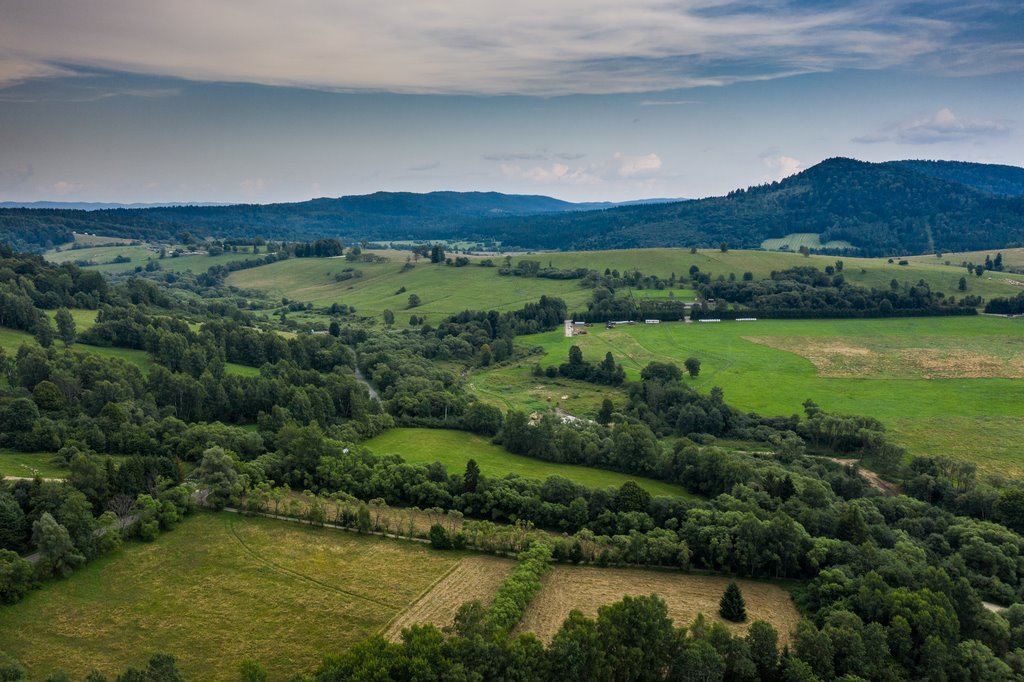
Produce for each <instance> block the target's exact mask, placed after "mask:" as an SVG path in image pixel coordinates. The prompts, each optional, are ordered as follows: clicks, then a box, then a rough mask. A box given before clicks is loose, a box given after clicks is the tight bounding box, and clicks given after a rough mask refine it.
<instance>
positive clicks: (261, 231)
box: [0, 158, 1024, 255]
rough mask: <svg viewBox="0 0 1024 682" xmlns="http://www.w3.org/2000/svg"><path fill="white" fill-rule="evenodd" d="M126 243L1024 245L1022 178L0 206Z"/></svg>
mask: <svg viewBox="0 0 1024 682" xmlns="http://www.w3.org/2000/svg"><path fill="white" fill-rule="evenodd" d="M72 230H74V231H79V232H93V233H97V234H104V235H111V236H117V237H126V238H168V237H174V236H177V235H178V234H180V233H182V232H186V231H187V232H191V233H193V234H196V235H202V236H216V237H228V236H237V237H252V236H261V237H264V238H266V239H288V240H309V239H315V238H319V237H340V238H343V239H350V240H351V239H370V240H375V241H389V240H408V239H413V240H427V239H469V240H473V241H499V242H501V243H502V244H504V245H506V246H516V247H522V248H531V249H595V248H630V247H648V246H698V247H713V246H718V245H719V244H720V243H721V242H726V243H728V244H729V245H730V246H731V247H733V248H757V247H759V246H760V244H761V242H762V241H763V240H765V239H769V238H776V237H783V236H785V235H787V234H791V233H794V232H814V233H817V234H819V235H821V240H822V242H823V243H824V242H828V241H830V240H842V241H846V242H849V243H850V244H852V245H853V246H854V247H855V248H856V249H857V253H859V254H862V255H894V254H911V253H928V252H931V251H934V250H942V251H953V250H968V249H989V248H993V249H994V248H1003V247H1005V246H1006V245H1007V244H1008V243H1017V242H1024V168H1017V167H1014V166H998V165H990V164H975V163H963V162H953V161H891V162H886V163H865V162H862V161H856V160H853V159H846V158H834V159H828V160H826V161H823V162H821V163H820V164H818V165H816V166H814V167H812V168H809V169H808V170H806V171H803V172H802V173H799V174H797V175H794V176H791V177H789V178H786V179H785V180H782V181H780V182H775V183H771V184H768V185H762V186H758V187H751V188H748V189H745V190H736V191H734V192H730V193H729V194H728V195H726V196H724V197H712V198H708V199H699V200H692V201H683V200H676V199H650V200H646V201H641V202H627V203H626V204H613V203H587V204H575V203H571V202H566V201H561V200H559V199H554V198H551V197H546V196H532V195H508V194H500V193H497V192H431V193H428V194H413V193H406V192H377V193H374V194H368V195H362V196H347V197H341V198H337V199H328V198H323V199H313V200H311V201H304V202H299V203H289V204H267V205H250V204H241V205H230V206H224V205H206V206H181V205H174V206H161V207H148V208H121V207H118V208H98V207H93V208H90V210H81V209H80V208H77V209H71V208H66V207H54V208H0V240H6V241H13V242H15V245H16V246H18V245H19V243H20V245H22V246H33V245H34V246H35V247H36V248H38V247H39V245H43V244H46V243H59V242H61V241H67V238H70V231H72Z"/></svg>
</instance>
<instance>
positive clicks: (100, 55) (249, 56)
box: [0, 0, 1024, 106]
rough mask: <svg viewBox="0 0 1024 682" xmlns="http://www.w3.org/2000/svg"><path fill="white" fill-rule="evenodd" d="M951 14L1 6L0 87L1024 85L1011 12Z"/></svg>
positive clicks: (700, 3)
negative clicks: (824, 75) (958, 81)
mask: <svg viewBox="0 0 1024 682" xmlns="http://www.w3.org/2000/svg"><path fill="white" fill-rule="evenodd" d="M961 4H962V3H961V2H960V0H935V1H934V2H929V3H921V2H918V1H917V0H894V1H892V2H880V1H879V0H851V1H850V2H844V3H812V2H806V1H799V0H777V1H774V2H771V3H767V4H764V5H762V4H759V3H747V2H737V1H736V0H675V1H672V2H665V0H634V1H632V2H629V3H622V2H621V1H620V0H557V1H556V2H551V1H550V0H520V2H517V3H508V2H499V1H498V0H451V2H446V3H438V2H433V3H431V2H427V3H424V2H421V1H418V0H416V1H414V0H392V1H391V2H386V3H366V2H359V1H358V0H335V1H327V0H310V1H309V2H305V3H303V4H302V9H301V11H296V10H294V9H293V8H291V7H289V6H287V5H285V4H282V3H281V2H280V1H279V0H249V1H248V2H244V3H243V2H213V3H211V2H209V0H175V2H157V1H156V0H105V1H104V2H102V3H85V2H77V3H76V2H62V3H59V6H60V11H54V10H53V5H52V4H51V3H45V2H39V0H6V1H5V2H4V11H3V13H4V18H3V22H0V45H3V46H4V52H3V54H2V55H0V59H2V61H0V85H3V84H10V83H13V82H18V81H20V80H25V79H28V78H40V77H48V76H54V75H61V74H65V75H66V74H67V73H68V72H69V70H71V69H74V70H78V69H80V68H87V69H107V70H112V71H120V72H127V73H136V74H146V75H156V76H169V77H175V78H182V79H186V80H196V81H216V82H246V83H260V84H268V85H287V86H298V87H306V88H314V89H324V90H343V91H344V90H374V91H390V92H404V93H445V94H485V95H495V94H526V95H544V96H548V95H562V94H571V93H591V94H606V93H629V92H654V91H666V90H672V89H680V88H688V87H695V86H702V85H727V84H730V83H736V82H741V81H758V80H767V79H773V78H782V77H786V76H789V75H793V74H804V73H818V72H827V71H833V70H838V69H884V68H890V67H908V68H912V69H925V70H928V71H929V72H953V73H961V72H966V73H993V72H1013V71H1017V70H1021V69H1024V51H1022V50H1021V49H1020V41H1019V39H1015V38H1013V31H1012V30H1007V29H1006V26H1007V25H1008V24H1007V21H1005V20H1003V21H1000V18H1001V14H1000V13H1002V14H1010V15H1012V13H1013V12H1014V9H1013V8H1014V4H1013V3H1012V2H1010V1H1009V0H989V1H988V2H987V3H985V6H984V7H983V8H981V9H980V10H978V11H970V12H968V11H963V10H962V9H960V5H961ZM1017 23H1018V24H1019V21H1018V22H1017ZM1013 25H1014V26H1016V25H1017V24H1013ZM1018 38H1019V34H1018ZM684 101H686V100H683V99H680V100H665V104H668V103H669V102H671V103H673V104H675V103H681V102H684ZM650 102H651V104H649V105H648V106H654V105H655V104H654V103H655V102H658V100H650Z"/></svg>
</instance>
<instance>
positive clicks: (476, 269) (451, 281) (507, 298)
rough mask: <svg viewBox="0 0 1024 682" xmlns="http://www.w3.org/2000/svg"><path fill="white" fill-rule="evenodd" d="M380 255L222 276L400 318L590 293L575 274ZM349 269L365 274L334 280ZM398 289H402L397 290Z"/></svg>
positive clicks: (292, 262) (571, 299)
mask: <svg viewBox="0 0 1024 682" xmlns="http://www.w3.org/2000/svg"><path fill="white" fill-rule="evenodd" d="M380 253H382V254H385V255H386V256H387V257H389V258H390V259H391V260H390V261H389V262H387V263H350V262H348V261H346V260H345V259H344V258H315V259H314V258H292V259H289V260H286V261H282V262H279V263H273V264H271V265H264V266H261V267H258V268H252V269H250V270H240V271H238V272H234V273H232V274H231V275H230V276H229V277H228V280H227V282H228V284H230V285H232V286H236V287H239V288H242V289H256V290H262V291H264V292H266V293H267V294H268V295H269V296H271V297H272V298H275V299H276V298H278V297H287V298H289V299H292V300H295V301H302V302H309V303H313V304H314V305H315V306H318V307H326V306H329V305H331V304H332V303H344V304H346V305H349V306H354V307H355V309H356V311H357V313H358V314H360V315H368V316H380V315H381V314H382V313H383V312H384V311H385V310H391V311H392V312H394V313H395V317H396V318H397V320H398V321H399V322H400V323H403V324H404V323H405V322H406V321H408V316H409V315H413V314H415V315H417V316H422V315H427V316H428V317H429V319H430V320H431V321H433V322H438V321H440V319H441V318H442V317H444V316H447V315H453V314H455V313H459V312H462V311H463V310H514V309H517V308H521V307H523V306H524V305H526V304H527V303H534V302H536V301H537V299H539V298H540V297H541V296H544V295H547V296H558V297H560V298H562V299H564V300H565V301H566V303H567V304H568V306H569V308H570V309H573V308H580V307H583V305H584V304H585V302H586V301H587V300H589V298H590V294H591V292H590V290H589V289H585V288H583V287H581V286H579V283H578V282H576V281H573V280H549V279H536V278H526V277H502V276H500V275H498V269H497V268H485V267H480V266H479V265H476V264H475V263H474V264H473V265H468V266H466V267H461V268H456V267H449V266H445V265H434V264H431V263H430V262H429V261H428V260H424V259H420V261H419V262H418V263H416V264H415V266H414V267H413V268H412V269H411V270H405V271H403V266H404V265H405V258H406V256H408V255H409V253H408V252H404V251H387V252H380ZM495 260H498V259H495ZM347 268H352V269H353V270H354V271H356V272H359V273H362V274H361V276H359V277H353V278H352V279H347V280H345V281H342V282H338V281H336V280H335V278H336V277H337V276H338V275H341V274H342V273H343V271H344V270H345V269H347ZM403 287H404V288H405V291H400V290H401V289H402V288H403ZM411 294H416V295H417V296H419V298H420V300H421V304H420V305H419V306H418V307H416V308H414V309H409V308H408V301H409V296H410V295H411Z"/></svg>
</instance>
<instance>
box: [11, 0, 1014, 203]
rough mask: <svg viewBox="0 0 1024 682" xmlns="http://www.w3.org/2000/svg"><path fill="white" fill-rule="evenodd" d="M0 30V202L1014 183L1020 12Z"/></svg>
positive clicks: (15, 26) (284, 7)
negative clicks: (935, 165)
mask: <svg viewBox="0 0 1024 682" xmlns="http://www.w3.org/2000/svg"><path fill="white" fill-rule="evenodd" d="M513 4H514V6H511V5H513ZM0 16H3V21H2V22H0V200H19V201H30V200H66V201H123V202H161V201H218V202H222V201H223V202H228V201H230V202H233V201H250V202H270V201H296V200H303V199H308V198H310V197H314V196H338V195H343V194H360V193H367V192H373V191H376V190H409V191H430V190H435V189H454V190H497V191H503V192H517V193H531V194H548V195H552V196H557V197H560V198H565V199H569V200H586V201H591V200H615V201H617V200H626V199H634V198H640V197H655V196H657V197H700V196H708V195H714V194H722V193H725V192H727V191H729V190H730V189H733V188H735V187H742V186H747V185H750V184H757V183H761V182H767V181H771V180H776V179H779V178H781V177H784V176H785V175H788V174H791V173H793V172H797V171H799V170H801V169H803V168H807V167H809V166H811V165H813V164H815V163H817V162H818V161H821V160H822V159H824V158H827V157H830V156H840V155H842V156H853V157H856V158H860V159H864V160H869V161H881V160H888V159H898V158H933V159H934V158H942V159H958V160H967V161H981V162H991V163H1004V164H1012V165H1024V137H1022V133H1021V129H1020V128H1021V125H1022V124H1024V121H1022V120H1021V119H1022V116H1024V113H1022V112H1024V9H1022V5H1021V3H1020V2H1001V1H993V2H970V0H968V1H967V2H946V1H944V0H938V1H936V2H898V1H897V2H878V1H869V2H844V3H839V2H824V3H823V2H813V3H811V2H802V3H794V2H775V1H771V0H769V1H767V2H759V3H748V2H725V1H718V0H693V1H687V2H673V1H670V0H634V1H631V2H623V1H622V0H616V1H612V0H586V1H585V0H546V1H544V2H542V1H540V0H523V1H520V2H517V3H507V2H503V3H499V2H493V1H492V0H476V1H470V0H465V1H463V0H459V1H457V2H445V3H436V2H423V1H420V2H410V1H407V0H391V1H389V2H388V3H375V4H373V5H371V4H370V3H361V2H356V1H355V0H340V1H339V0H302V1H301V2H296V3H280V2H277V1H276V0H274V1H271V0H248V1H246V2H242V1H241V0H232V1H231V2H225V1H223V0H220V1H217V2H210V1H208V0H207V1H205V2H203V1H200V0H178V1H176V2H174V3H166V2H163V3H155V2H149V1H148V0H103V2H97V3H81V2H72V1H70V0H64V1H60V0H58V1H51V2H39V1H38V0H0Z"/></svg>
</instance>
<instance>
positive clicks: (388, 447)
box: [365, 429, 692, 497]
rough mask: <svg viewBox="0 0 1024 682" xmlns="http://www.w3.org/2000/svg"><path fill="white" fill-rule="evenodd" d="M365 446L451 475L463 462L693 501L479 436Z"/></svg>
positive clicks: (401, 433)
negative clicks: (511, 448) (540, 457)
mask: <svg viewBox="0 0 1024 682" xmlns="http://www.w3.org/2000/svg"><path fill="white" fill-rule="evenodd" d="M365 445H366V446H367V447H368V448H370V449H371V450H372V451H373V452H374V453H376V454H379V455H401V456H402V458H403V459H404V460H405V461H407V462H412V463H417V464H429V463H431V462H441V463H442V464H444V465H445V466H447V467H448V471H449V472H450V473H461V472H463V471H465V469H466V462H467V461H468V460H470V459H475V460H476V462H477V464H479V465H480V472H481V473H483V474H484V475H485V476H504V475H506V474H517V475H519V476H523V477H525V478H535V479H544V478H547V477H548V476H562V477H564V478H568V479H569V480H571V481H575V482H576V483H579V484H580V485H584V486H588V487H591V488H604V487H606V486H615V487H618V486H621V485H622V484H623V483H625V482H626V481H636V482H637V483H638V484H639V485H641V486H642V487H643V488H644V489H645V490H647V491H648V492H649V493H651V494H652V495H682V496H686V497H692V495H690V494H689V493H687V492H686V491H685V490H684V489H683V488H681V487H679V486H676V485H671V484H668V483H664V482H662V481H655V480H653V479H649V478H641V477H637V476H630V475H628V474H620V473H617V472H614V471H605V470H603V469H593V468H590V467H584V466H576V465H573V464H557V463H555V462H545V461H542V460H538V459H533V458H532V457H523V456H522V455H515V454H512V453H511V452H509V451H507V450H505V449H504V448H502V447H500V446H497V445H494V444H493V443H491V442H490V441H489V440H487V439H486V438H484V437H482V436H477V435H475V434H471V433H466V432H465V431H450V430H444V429H391V430H390V431H386V432H384V433H383V434H381V435H379V436H377V437H376V438H372V439H371V440H368V441H366V443H365Z"/></svg>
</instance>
